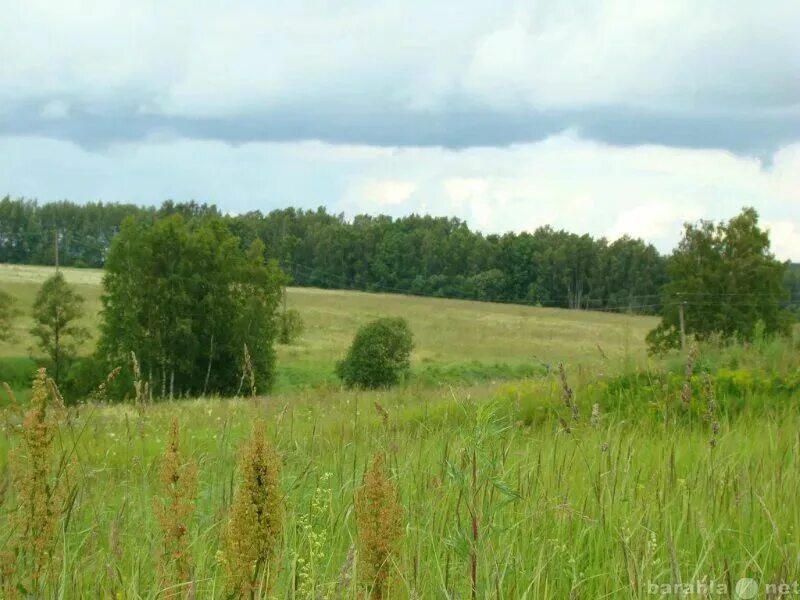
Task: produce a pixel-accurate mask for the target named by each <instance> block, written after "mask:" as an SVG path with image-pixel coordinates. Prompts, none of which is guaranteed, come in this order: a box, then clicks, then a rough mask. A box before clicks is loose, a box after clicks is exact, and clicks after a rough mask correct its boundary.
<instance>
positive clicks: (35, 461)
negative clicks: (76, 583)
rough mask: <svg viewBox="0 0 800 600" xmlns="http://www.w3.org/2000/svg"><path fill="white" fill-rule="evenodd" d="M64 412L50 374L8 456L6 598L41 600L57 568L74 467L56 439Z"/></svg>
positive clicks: (1, 571)
mask: <svg viewBox="0 0 800 600" xmlns="http://www.w3.org/2000/svg"><path fill="white" fill-rule="evenodd" d="M63 413H64V406H63V404H62V402H61V398H60V395H59V394H58V393H57V392H55V386H54V385H52V384H51V382H50V380H49V379H48V377H47V372H46V370H45V369H39V371H38V372H37V374H36V378H35V379H34V381H33V389H32V393H31V400H30V407H29V409H28V410H27V412H25V413H24V415H23V417H22V422H21V425H20V426H19V427H18V428H17V430H16V433H17V434H18V436H19V440H20V443H19V444H18V445H17V446H16V447H15V448H13V449H12V451H11V452H10V453H9V470H10V471H11V479H12V485H13V489H14V496H15V498H16V501H17V504H16V509H15V510H14V511H13V512H12V513H11V517H10V522H11V530H12V537H11V539H10V540H9V542H8V543H7V545H6V549H5V550H4V552H3V553H2V554H1V555H0V564H2V568H0V590H2V591H3V592H4V596H3V597H8V598H13V597H15V596H16V595H17V594H19V593H22V595H27V596H33V597H38V596H39V594H41V590H42V589H43V587H44V586H45V584H46V578H47V576H48V574H49V573H52V572H54V571H55V570H56V569H57V564H56V563H57V558H58V556H57V548H58V547H59V545H58V522H59V519H60V518H61V515H62V514H63V512H64V510H65V509H66V504H67V499H68V497H69V493H68V492H69V487H68V483H67V482H68V474H69V471H70V469H69V466H70V465H69V463H68V461H66V460H65V459H64V458H63V457H59V456H58V450H57V448H56V444H55V442H56V436H57V434H58V428H59V422H60V421H61V419H62V417H63Z"/></svg>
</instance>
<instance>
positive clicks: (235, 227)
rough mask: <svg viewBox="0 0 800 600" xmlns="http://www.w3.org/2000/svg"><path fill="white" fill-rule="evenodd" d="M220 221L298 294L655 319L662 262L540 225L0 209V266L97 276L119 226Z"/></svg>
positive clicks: (199, 210) (9, 205) (631, 243)
mask: <svg viewBox="0 0 800 600" xmlns="http://www.w3.org/2000/svg"><path fill="white" fill-rule="evenodd" d="M173 214H180V215H181V216H182V217H183V218H185V219H189V220H198V219H199V220H202V219H208V218H214V219H220V220H222V221H223V222H224V223H225V224H226V225H227V227H228V228H229V230H230V231H231V233H233V234H234V235H235V236H236V237H238V238H239V240H240V244H241V247H242V248H244V249H246V248H249V247H250V245H251V244H252V243H253V242H254V241H255V240H261V242H262V243H263V247H264V250H265V258H266V259H274V260H277V262H278V264H279V265H280V267H281V268H282V270H283V271H284V272H285V273H287V274H288V275H290V278H291V282H292V283H293V284H294V285H298V286H315V287H323V288H340V289H355V290H365V291H387V292H398V293H410V294H417V295H426V296H439V297H449V298H467V299H476V300H490V301H499V302H517V303H527V304H540V305H543V306H554V307H564V308H588V309H601V310H604V309H609V310H624V311H631V312H647V313H655V312H658V310H659V308H660V296H659V290H660V288H661V286H662V285H663V284H664V283H665V281H666V268H665V258H664V257H663V256H661V255H659V253H658V252H657V251H656V249H655V248H654V247H653V246H652V245H649V244H646V243H645V242H643V241H641V240H638V239H631V238H622V239H620V240H617V241H615V242H612V243H609V242H608V241H607V240H605V239H602V238H601V239H595V238H593V237H591V236H589V235H577V234H574V233H569V232H566V231H561V230H555V229H553V228H551V227H541V228H539V229H537V230H536V231H534V232H532V233H519V234H517V233H506V234H503V235H483V234H482V233H480V232H477V231H472V230H471V229H470V228H469V227H468V226H467V224H466V223H465V222H464V221H461V220H459V219H456V218H444V217H431V216H419V215H411V216H408V217H403V218H399V219H393V218H391V217H388V216H370V215H357V216H356V217H354V218H353V219H352V220H351V221H348V220H346V219H345V217H344V215H341V214H338V215H335V214H330V213H328V212H327V211H326V210H325V209H324V208H319V209H317V210H301V209H294V208H288V209H281V210H274V211H272V212H270V213H268V214H263V213H261V212H260V211H254V212H249V213H247V214H243V215H236V216H230V215H223V214H221V213H220V211H219V210H218V209H217V208H216V207H215V206H213V205H206V204H197V203H193V202H190V203H183V204H176V203H173V202H170V201H167V202H164V203H163V204H162V205H161V206H160V207H139V206H135V205H130V204H114V203H109V204H105V203H102V202H96V203H87V204H75V203H72V202H68V201H63V202H57V203H51V204H41V205H40V204H39V203H38V202H36V201H34V200H26V199H11V198H10V197H6V198H4V199H2V200H0V262H5V263H18V264H54V263H55V261H56V246H57V247H58V261H59V263H60V264H61V265H62V266H76V267H98V268H99V267H103V266H105V263H106V260H107V258H108V253H109V249H110V247H111V242H112V240H113V239H114V237H115V235H117V233H118V232H119V231H120V229H121V227H122V223H123V221H124V220H125V219H126V217H135V218H137V219H139V220H145V221H151V222H155V221H157V220H159V219H161V218H163V217H166V216H170V215H173Z"/></svg>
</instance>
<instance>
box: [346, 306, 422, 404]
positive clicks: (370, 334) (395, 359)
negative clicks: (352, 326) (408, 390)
mask: <svg viewBox="0 0 800 600" xmlns="http://www.w3.org/2000/svg"><path fill="white" fill-rule="evenodd" d="M413 347H414V343H413V340H412V334H411V329H410V328H409V326H408V323H407V322H406V320H405V319H403V318H400V317H395V318H383V319H377V320H375V321H372V322H371V323H368V324H366V325H364V326H362V327H361V328H360V329H359V330H358V332H357V333H356V337H355V339H354V340H353V343H352V345H351V346H350V350H349V351H348V352H347V356H346V357H345V359H344V360H343V361H341V362H339V363H338V364H337V365H336V374H337V375H338V376H339V377H340V378H341V380H342V381H343V382H344V384H345V386H347V387H350V388H352V387H356V388H365V389H376V388H381V387H389V386H392V385H394V384H396V383H397V382H398V381H400V378H401V377H403V376H404V375H406V374H407V373H408V370H409V367H410V361H409V356H410V355H411V350H412V348H413Z"/></svg>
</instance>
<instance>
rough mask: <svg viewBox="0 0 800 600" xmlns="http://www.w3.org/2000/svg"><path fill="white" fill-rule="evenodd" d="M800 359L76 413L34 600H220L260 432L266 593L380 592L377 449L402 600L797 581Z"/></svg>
mask: <svg viewBox="0 0 800 600" xmlns="http://www.w3.org/2000/svg"><path fill="white" fill-rule="evenodd" d="M797 349H798V348H797V345H796V343H792V344H789V343H788V342H772V343H769V342H763V343H759V344H757V345H754V346H750V347H747V348H742V347H734V348H729V349H727V350H718V349H713V348H710V347H703V348H701V349H700V352H699V355H698V356H697V358H696V359H694V361H693V363H692V365H691V369H690V376H689V378H688V379H687V373H686V365H685V364H684V361H683V359H675V360H673V361H671V362H668V363H666V364H665V365H664V366H663V368H662V367H658V368H651V369H644V370H642V369H639V370H633V371H628V372H624V373H621V374H619V375H615V376H612V377H605V378H599V377H598V376H597V374H596V373H595V372H591V373H590V372H586V371H584V372H583V373H582V374H579V373H577V372H575V371H574V370H572V369H570V368H569V367H568V368H567V370H566V372H565V375H566V376H565V379H564V380H563V381H562V380H561V379H560V378H559V376H558V374H557V373H553V374H552V375H550V376H547V377H537V378H531V379H527V380H521V381H517V382H513V383H506V384H500V385H493V386H479V387H474V386H473V387H467V388H453V389H450V390H444V389H431V388H420V389H409V388H407V389H404V390H399V391H384V392H339V391H336V392H334V391H328V392H324V393H321V392H320V393H308V394H302V393H300V394H298V393H294V394H289V395H283V394H279V395H275V396H273V397H270V398H252V399H229V400H223V399H218V398H208V399H198V400H193V401H182V402H165V403H160V404H156V405H137V406H132V405H122V406H108V405H103V404H96V403H89V404H86V405H82V406H80V407H76V408H72V409H68V412H67V413H66V414H65V415H63V416H62V417H61V418H60V420H59V425H58V433H57V436H56V438H55V439H56V448H57V451H56V456H55V457H54V464H57V463H59V460H60V457H67V458H68V459H69V460H68V461H67V462H71V463H72V464H73V467H72V469H71V471H70V479H69V486H68V490H67V493H66V494H65V498H67V499H68V503H69V510H68V512H66V513H65V514H63V515H61V516H60V517H59V519H58V522H57V527H55V529H54V531H55V532H56V533H55V534H54V538H53V539H54V540H55V541H56V544H55V550H54V555H53V559H52V561H49V562H48V563H47V564H48V565H49V566H48V567H47V569H49V570H47V569H45V571H44V572H43V574H42V579H41V581H42V582H44V583H43V585H44V586H45V587H44V588H43V590H44V591H42V594H43V595H44V596H45V597H51V596H56V595H59V594H60V595H62V596H63V597H83V596H96V595H100V596H103V597H125V598H155V597H169V596H170V594H173V595H177V594H192V595H194V597H202V598H223V597H226V594H227V593H228V591H229V590H230V587H229V581H228V579H229V571H228V570H227V569H226V560H228V558H226V556H227V555H226V552H228V550H227V546H226V545H225V539H226V537H225V536H226V533H225V532H226V528H228V527H229V526H230V522H231V521H230V519H231V514H232V512H231V511H232V510H233V509H232V502H234V503H235V500H233V498H235V492H236V490H238V489H240V485H241V483H240V482H241V477H242V470H241V468H242V467H241V466H240V467H237V466H236V463H237V459H238V458H239V457H240V456H241V454H240V450H241V449H242V448H243V446H244V444H245V442H246V441H247V439H248V438H249V437H250V436H251V433H252V430H251V425H252V423H253V422H255V421H259V420H260V421H262V422H263V423H264V433H263V436H264V438H263V439H265V440H266V441H267V442H268V443H269V444H270V445H271V446H272V447H273V448H274V449H275V452H276V456H277V457H278V460H279V463H280V476H279V490H280V499H281V502H282V506H283V507H284V508H283V512H282V517H281V520H282V524H281V527H280V531H279V535H278V536H277V538H276V540H275V547H276V550H275V552H276V554H275V558H274V560H273V562H272V572H271V577H272V579H271V597H280V598H293V597H294V598H301V597H303V598H305V597H331V598H338V597H358V595H359V593H361V592H365V591H369V590H370V582H369V581H365V579H364V578H363V577H361V576H360V569H362V567H364V565H363V564H362V563H360V562H359V559H358V557H359V556H360V555H362V553H363V552H366V550H365V549H364V548H363V545H362V544H361V542H360V536H363V535H364V532H363V531H362V530H359V527H358V519H357V512H356V510H355V508H354V503H355V500H354V498H357V497H358V494H359V492H358V490H359V489H360V488H361V486H362V483H363V480H364V470H365V468H366V467H367V466H368V465H369V464H370V463H371V462H372V460H373V457H375V456H376V455H380V454H383V455H385V457H386V464H387V469H388V473H389V475H390V481H391V485H392V486H394V487H395V488H396V490H397V492H398V499H399V504H400V507H401V510H402V516H401V523H402V527H401V529H400V537H399V540H398V545H397V549H396V551H395V552H394V553H393V554H392V555H391V561H390V569H389V571H390V572H389V577H388V580H387V581H388V585H389V587H388V591H387V595H388V597H419V598H428V597H469V596H470V595H472V594H473V586H474V588H475V591H474V595H476V596H477V597H479V598H483V597H500V598H524V597H528V598H552V597H559V598H567V597H585V598H602V597H609V598H613V597H647V596H648V595H649V592H648V585H649V584H651V583H658V584H664V585H667V584H669V585H672V584H675V583H678V582H683V583H684V584H688V583H689V582H696V581H706V582H709V581H711V580H713V581H714V582H716V585H719V586H722V585H724V586H728V587H727V589H732V588H731V587H730V586H732V585H734V584H735V582H736V581H737V580H738V579H739V578H740V577H744V576H749V577H753V578H755V579H756V580H758V581H760V582H764V583H766V582H791V581H794V580H796V579H797V578H798V577H800V562H799V561H798V556H799V555H800V544H798V538H797V535H796V532H797V531H798V528H800V510H798V505H797V503H796V498H797V496H798V494H800V438H799V437H798V434H797V431H798V430H800V414H798V410H797V399H798V392H799V391H800V371H799V370H798V366H799V363H798V359H797V356H798V353H797ZM612 367H613V365H610V366H609V369H608V370H609V371H619V369H615V368H612ZM573 413H574V414H575V415H576V416H577V419H575V418H573ZM16 414H17V413H15V412H14V411H9V412H8V413H7V425H5V426H4V435H3V436H0V469H2V471H3V472H6V470H7V469H9V468H10V469H11V470H12V472H13V471H14V469H15V465H14V464H13V461H14V458H13V456H12V457H11V459H9V445H11V446H15V447H18V445H19V438H18V434H17V433H13V434H12V429H11V428H14V427H17V426H19V425H20V420H19V419H20V417H18V416H16ZM175 419H177V423H179V425H180V431H181V435H180V447H181V452H182V453H183V454H182V456H183V457H184V458H183V459H182V462H187V463H189V462H194V464H196V469H197V470H196V475H197V485H196V492H195V493H194V495H193V498H188V499H186V500H187V501H189V502H191V501H192V500H194V503H193V505H192V506H193V510H192V517H191V518H190V519H189V520H188V528H187V531H188V533H187V536H188V537H187V541H188V546H187V547H188V556H189V558H190V561H191V565H192V568H191V571H190V573H191V575H190V577H189V578H188V579H187V580H186V581H185V582H183V585H180V584H181V583H182V582H181V581H172V582H171V584H170V585H167V584H166V583H165V582H164V581H163V578H162V576H161V574H162V573H163V565H160V561H161V559H160V558H159V557H160V556H163V551H162V549H163V547H164V538H163V534H162V528H161V526H160V521H159V520H158V518H157V514H158V513H157V511H156V510H155V509H154V503H156V504H158V503H160V502H163V501H166V499H168V497H169V496H168V493H167V490H166V488H165V486H164V483H162V479H161V473H162V472H163V465H164V460H165V459H163V458H162V457H163V456H164V453H165V448H166V447H168V444H167V442H168V440H169V437H170V428H171V423H172V422H173V420H175ZM9 460H11V462H12V464H10V465H9V464H8V463H9ZM3 490H4V494H3V500H2V508H0V510H1V511H2V512H1V513H0V515H2V519H0V540H3V541H6V542H7V541H8V540H9V539H11V538H13V537H14V535H15V532H14V531H13V530H12V528H11V525H10V523H11V520H10V519H9V515H11V514H13V511H14V506H15V505H16V502H17V498H16V496H15V491H14V490H15V487H14V486H4V488H3ZM160 499H165V500H163V501H162V500H160ZM241 534H242V535H246V532H244V531H242V532H241ZM473 569H474V570H473ZM718 589H719V588H718ZM226 590H227V591H226Z"/></svg>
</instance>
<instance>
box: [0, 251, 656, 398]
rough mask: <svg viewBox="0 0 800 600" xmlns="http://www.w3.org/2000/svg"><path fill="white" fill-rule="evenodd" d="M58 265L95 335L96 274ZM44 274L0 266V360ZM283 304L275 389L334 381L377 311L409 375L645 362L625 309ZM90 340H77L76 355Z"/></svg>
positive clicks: (640, 320)
mask: <svg viewBox="0 0 800 600" xmlns="http://www.w3.org/2000/svg"><path fill="white" fill-rule="evenodd" d="M62 271H63V273H64V277H65V278H66V280H67V281H68V282H69V283H71V284H72V285H74V286H75V289H76V290H77V291H78V292H79V293H80V294H82V295H83V296H84V297H85V298H86V316H85V318H84V325H86V326H87V327H89V328H90V330H91V331H92V332H93V340H96V338H97V328H98V324H99V321H100V319H99V311H100V306H101V305H100V294H101V291H102V285H101V279H102V271H99V270H92V269H62ZM52 273H53V268H52V267H32V266H20V265H0V287H2V288H3V289H5V290H7V291H8V292H9V293H10V294H11V295H12V296H14V297H15V298H16V299H17V300H18V301H19V303H18V306H19V308H21V309H22V311H23V316H24V318H21V319H19V321H18V324H17V327H16V340H15V341H12V342H5V343H0V357H3V356H6V357H12V356H16V357H19V356H27V355H28V351H29V348H30V346H31V340H30V338H29V336H28V334H27V330H28V329H29V328H30V326H31V323H32V321H31V319H30V316H29V313H30V307H31V306H32V304H33V299H34V297H35V295H36V291H37V289H38V286H39V285H41V283H42V282H43V281H44V280H45V279H46V278H47V277H48V276H49V275H50V274H52ZM288 304H289V306H290V307H294V308H297V309H298V310H299V311H300V314H301V315H302V317H303V319H304V321H305V325H306V329H305V332H304V333H303V335H302V336H301V338H300V339H299V340H298V342H297V343H296V344H293V345H291V346H279V347H278V384H279V388H280V389H290V388H293V387H297V386H303V385H306V384H308V385H317V384H322V383H332V384H333V383H335V378H334V377H333V369H334V365H335V363H336V361H337V360H339V359H340V358H342V356H343V355H344V353H345V351H346V349H347V346H348V344H349V343H350V341H351V340H352V337H353V335H354V333H355V331H356V329H357V328H358V326H359V325H361V324H363V323H365V322H367V321H369V320H371V319H374V318H376V317H379V316H403V317H405V318H406V319H408V322H409V324H410V325H411V329H412V331H413V332H414V342H415V345H416V347H415V350H414V353H413V355H412V365H413V370H414V372H416V373H420V372H425V371H426V370H430V369H434V368H439V369H450V370H453V371H466V370H470V369H471V368H473V367H474V368H475V369H476V370H478V371H481V370H483V372H484V373H487V374H491V373H493V372H495V371H497V370H492V369H491V368H490V367H491V366H493V365H498V364H505V365H510V366H516V365H532V366H538V363H539V361H540V360H541V361H544V362H546V363H549V364H552V365H555V364H557V363H559V362H565V363H567V364H570V365H572V366H575V367H577V366H581V367H588V368H592V367H596V366H600V365H603V367H604V368H608V365H609V364H620V361H622V360H626V362H628V363H632V364H639V365H640V364H643V363H644V362H645V361H646V354H645V346H644V337H645V335H646V333H647V331H649V330H650V329H651V328H652V327H653V326H654V325H655V324H656V322H657V320H656V319H655V318H654V317H643V316H634V315H620V314H611V313H600V312H588V311H575V310H566V309H553V308H538V307H532V306H520V305H513V304H496V303H485V302H473V301H465V300H449V299H440V298H423V297H417V296H403V295H397V294H373V293H364V292H352V291H337V290H322V289H316V288H289V290H288ZM92 345H93V341H90V342H89V343H87V345H86V347H85V348H84V352H90V351H91V349H92ZM598 346H599V348H598ZM600 348H602V352H603V353H605V354H606V356H607V357H608V358H609V359H610V360H606V359H604V358H603V355H602V353H601V350H600ZM476 365H477V366H476ZM498 372H499V371H498Z"/></svg>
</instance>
